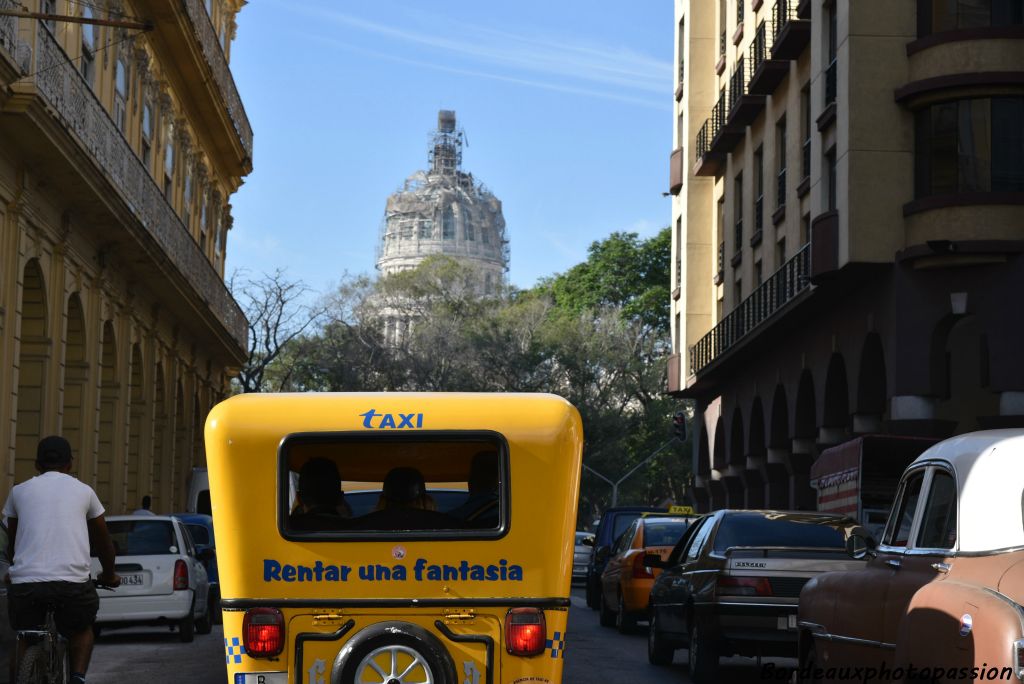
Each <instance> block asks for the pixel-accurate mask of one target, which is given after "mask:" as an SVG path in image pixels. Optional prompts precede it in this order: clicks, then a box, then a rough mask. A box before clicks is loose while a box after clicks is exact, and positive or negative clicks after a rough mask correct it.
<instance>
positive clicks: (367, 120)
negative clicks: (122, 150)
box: [227, 0, 673, 291]
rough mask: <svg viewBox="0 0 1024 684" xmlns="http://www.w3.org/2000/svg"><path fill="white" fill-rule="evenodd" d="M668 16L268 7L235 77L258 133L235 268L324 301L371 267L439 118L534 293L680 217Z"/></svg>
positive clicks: (651, 4) (262, 4) (602, 9)
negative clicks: (388, 208)
mask: <svg viewBox="0 0 1024 684" xmlns="http://www.w3.org/2000/svg"><path fill="white" fill-rule="evenodd" d="M672 24H673V18H672V4H671V3H670V2H665V1H661V2H658V1H656V0H639V1H637V2H621V1H617V2H612V1H611V0H597V1H591V2H582V1H579V0H561V1H559V0H548V1H547V2H541V1H538V0H516V1H515V2H492V1H490V0H483V1H481V0H477V1H476V2H469V1H463V0H447V1H444V2H441V1H438V0H435V1H434V2H416V1H414V0H404V1H398V0H372V1H369V0H361V1H358V2H356V1H351V2H347V1H342V0H256V1H255V2H250V3H249V4H248V5H246V7H245V8H244V9H243V10H242V12H241V13H240V14H239V16H238V36H237V38H236V40H235V43H234V46H233V48H232V70H233V72H234V75H235V81H236V83H237V84H238V88H239V90H240V91H241V94H242V98H243V100H244V102H245V105H246V110H247V112H248V115H249V119H250V121H251V123H252V126H253V130H254V132H255V153H254V155H253V156H254V167H255V169H254V171H253V173H252V174H251V175H249V177H248V178H247V179H246V181H245V185H244V186H243V187H242V188H241V190H239V192H238V193H237V194H236V195H235V196H234V197H233V199H232V204H233V207H234V216H235V223H234V229H233V230H232V231H231V233H230V235H229V238H228V240H229V242H228V261H227V271H228V272H229V273H230V272H231V271H233V270H234V269H239V268H241V269H246V270H248V271H250V272H255V273H260V272H267V271H271V270H273V269H275V268H278V267H283V268H286V269H287V270H288V273H289V275H290V276H291V277H292V278H298V279H302V280H303V281H305V282H306V283H307V284H308V285H309V286H311V287H312V288H314V289H316V290H320V291H326V290H327V289H330V288H331V287H333V286H334V285H335V284H337V283H338V282H339V281H340V280H341V278H342V277H343V275H344V274H346V273H348V274H358V273H370V274H373V273H375V270H374V261H375V249H376V244H377V239H378V233H379V229H380V223H381V219H382V217H383V213H384V205H385V201H386V200H387V197H388V195H390V194H391V193H392V192H394V191H395V190H397V189H398V188H399V187H400V186H401V184H402V182H403V181H404V179H405V178H406V177H407V176H408V175H409V174H411V173H412V172H414V171H416V170H417V169H422V168H425V166H426V164H427V143H428V139H429V134H430V132H431V131H432V130H433V129H434V128H435V127H436V123H437V111H438V110H439V109H454V110H455V111H456V113H457V116H458V120H459V124H460V125H461V126H462V127H463V128H464V130H465V132H466V137H467V139H468V142H469V145H468V147H467V148H466V149H465V150H464V153H463V168H464V169H465V170H467V171H470V172H472V173H473V175H474V176H475V177H476V178H477V179H478V180H480V181H482V182H483V183H484V184H485V185H486V186H487V187H488V188H489V189H490V190H491V191H492V192H493V193H494V194H495V195H496V196H497V197H498V198H499V199H501V200H502V203H503V209H504V215H505V222H506V224H507V231H508V235H509V238H510V241H511V252H512V258H511V268H510V270H509V280H510V281H511V282H512V283H513V284H514V285H516V286H518V287H523V288H525V287H530V286H532V285H533V284H534V283H535V282H536V281H537V279H538V278H541V277H543V276H547V275H552V274H554V273H558V272H563V271H565V270H567V269H568V268H570V267H572V266H573V265H574V264H577V263H579V262H580V261H582V260H584V259H585V258H586V250H587V247H588V246H589V245H590V243H591V242H593V241H594V240H600V239H602V238H604V237H606V236H608V235H609V234H610V233H612V232H614V231H617V230H628V231H634V232H637V233H639V234H640V235H641V236H645V237H646V236H650V235H653V234H654V233H656V232H657V231H658V230H659V229H660V228H662V227H663V226H665V225H667V224H668V223H669V220H670V203H669V199H668V198H666V197H663V196H662V192H663V191H664V190H666V189H667V186H668V157H669V153H670V151H671V145H672V106H671V105H672V87H673V84H672V75H673V69H672V41H673V37H672V29H673V26H672Z"/></svg>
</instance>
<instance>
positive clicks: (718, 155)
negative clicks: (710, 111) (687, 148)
mask: <svg viewBox="0 0 1024 684" xmlns="http://www.w3.org/2000/svg"><path fill="white" fill-rule="evenodd" d="M715 129H716V123H715V122H714V121H712V120H711V119H708V120H707V121H705V122H704V125H703V126H701V127H700V130H699V131H698V132H697V139H696V141H695V144H694V149H695V150H696V152H697V159H696V161H695V162H694V165H693V175H695V176H717V175H718V173H719V172H720V171H721V170H722V168H723V167H724V166H725V154H723V153H722V152H721V151H712V149H711V141H712V140H713V139H714V132H715Z"/></svg>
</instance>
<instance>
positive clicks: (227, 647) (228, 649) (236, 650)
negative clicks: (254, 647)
mask: <svg viewBox="0 0 1024 684" xmlns="http://www.w3.org/2000/svg"><path fill="white" fill-rule="evenodd" d="M224 651H225V653H226V655H225V656H224V662H225V663H227V664H228V665H230V664H231V663H235V664H238V663H240V662H242V656H244V655H245V646H243V645H242V643H241V641H240V640H239V638H238V637H232V638H230V639H228V638H227V637H225V638H224Z"/></svg>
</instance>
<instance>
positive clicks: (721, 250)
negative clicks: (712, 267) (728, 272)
mask: <svg viewBox="0 0 1024 684" xmlns="http://www.w3.org/2000/svg"><path fill="white" fill-rule="evenodd" d="M724 277H725V243H724V242H719V243H718V272H717V273H716V274H715V280H717V281H718V282H719V283H721V282H722V278H724Z"/></svg>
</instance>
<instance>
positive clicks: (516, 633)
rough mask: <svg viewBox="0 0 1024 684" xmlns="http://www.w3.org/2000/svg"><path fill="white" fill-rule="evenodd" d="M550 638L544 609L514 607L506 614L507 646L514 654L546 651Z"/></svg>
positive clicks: (521, 654)
mask: <svg viewBox="0 0 1024 684" xmlns="http://www.w3.org/2000/svg"><path fill="white" fill-rule="evenodd" d="M547 640H548V628H547V623H546V622H545V621H544V611H542V610H540V609H539V608H513V609H511V610H510V611H508V614H507V615H506V616H505V648H506V649H507V650H508V652H509V653H511V654H512V655H517V656H535V655H540V654H541V653H543V652H544V647H545V645H546V644H547Z"/></svg>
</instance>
